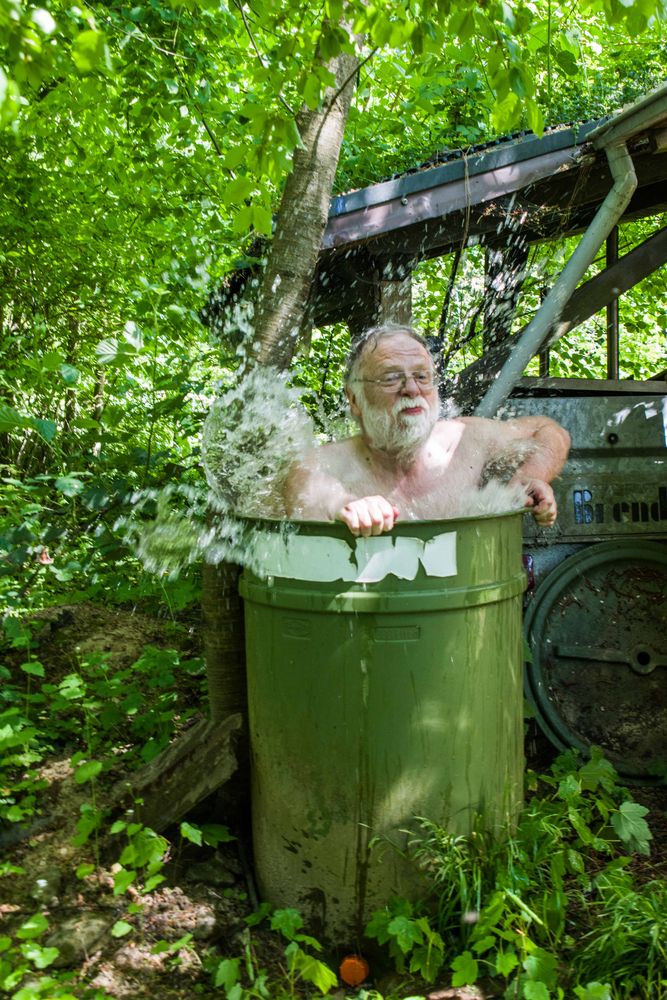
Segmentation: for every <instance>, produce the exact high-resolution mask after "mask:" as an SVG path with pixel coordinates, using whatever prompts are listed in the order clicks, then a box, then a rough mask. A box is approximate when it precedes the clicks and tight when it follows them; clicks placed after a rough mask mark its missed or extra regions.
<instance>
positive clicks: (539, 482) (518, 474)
mask: <svg viewBox="0 0 667 1000" xmlns="http://www.w3.org/2000/svg"><path fill="white" fill-rule="evenodd" d="M493 423H494V424H495V426H496V429H497V431H498V432H499V438H498V441H497V442H495V449H500V450H499V451H496V454H495V455H494V456H492V459H491V461H492V462H493V460H494V458H495V459H497V458H498V457H500V455H501V454H502V450H503V448H508V449H510V450H511V448H512V446H513V445H515V446H518V448H519V449H520V453H521V457H520V458H519V464H518V465H517V466H516V468H515V469H514V471H513V472H512V474H511V477H510V478H509V480H508V482H509V483H510V484H519V485H521V486H522V487H523V488H524V489H525V491H526V497H527V500H526V506H527V507H530V508H531V513H532V515H533V517H534V518H535V521H536V522H537V523H538V524H539V525H541V526H542V527H551V525H552V524H554V522H555V520H556V516H557V514H558V509H557V506H556V500H555V497H554V494H553V490H552V489H551V486H550V485H549V483H550V482H551V480H552V479H553V478H554V477H555V476H557V475H558V473H559V472H560V471H561V469H562V468H563V466H564V465H565V461H566V459H567V455H568V452H569V450H570V435H569V434H568V432H567V431H566V430H565V428H563V427H561V426H560V424H557V423H556V421H555V420H552V419H551V418H550V417H518V418H517V419H515V420H505V421H503V420H498V421H493Z"/></svg>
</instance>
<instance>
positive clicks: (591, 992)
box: [574, 982, 611, 1000]
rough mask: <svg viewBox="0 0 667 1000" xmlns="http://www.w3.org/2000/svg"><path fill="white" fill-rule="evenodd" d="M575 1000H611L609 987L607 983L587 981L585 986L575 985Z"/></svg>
mask: <svg viewBox="0 0 667 1000" xmlns="http://www.w3.org/2000/svg"><path fill="white" fill-rule="evenodd" d="M574 993H575V996H576V997H577V1000H611V987H610V986H609V985H608V984H607V983H597V982H592V983H587V984H586V985H585V986H575V987H574Z"/></svg>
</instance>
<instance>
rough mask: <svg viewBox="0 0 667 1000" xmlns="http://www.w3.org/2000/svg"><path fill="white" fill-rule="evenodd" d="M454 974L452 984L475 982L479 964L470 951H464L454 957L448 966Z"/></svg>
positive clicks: (470, 983)
mask: <svg viewBox="0 0 667 1000" xmlns="http://www.w3.org/2000/svg"><path fill="white" fill-rule="evenodd" d="M450 968H451V970H452V972H453V973H454V975H453V976H452V986H472V984H473V983H475V982H477V977H478V975H479V965H478V963H477V962H476V960H475V959H474V958H473V956H472V952H470V951H464V952H463V954H462V955H459V956H458V957H457V958H455V959H454V961H453V962H452V964H451V966H450Z"/></svg>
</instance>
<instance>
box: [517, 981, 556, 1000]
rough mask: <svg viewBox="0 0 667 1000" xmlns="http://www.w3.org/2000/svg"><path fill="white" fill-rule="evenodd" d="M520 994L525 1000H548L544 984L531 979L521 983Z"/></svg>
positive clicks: (547, 991)
mask: <svg viewBox="0 0 667 1000" xmlns="http://www.w3.org/2000/svg"><path fill="white" fill-rule="evenodd" d="M521 992H522V994H523V996H524V998H525V1000H549V990H548V989H547V987H546V986H545V984H544V983H541V982H538V981H536V980H533V979H528V980H527V981H526V982H524V983H523V988H522V991H521Z"/></svg>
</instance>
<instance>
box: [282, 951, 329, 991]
mask: <svg viewBox="0 0 667 1000" xmlns="http://www.w3.org/2000/svg"><path fill="white" fill-rule="evenodd" d="M292 967H293V969H294V970H295V971H296V972H298V974H299V976H300V978H301V979H303V980H305V981H306V982H307V983H312V984H313V986H316V987H317V989H318V990H319V991H320V993H322V994H325V993H328V992H329V990H332V989H333V988H334V986H337V985H338V976H337V975H336V974H335V973H334V972H332V970H331V969H330V968H329V966H328V965H325V964H324V962H320V960H319V959H318V958H314V957H313V956H312V955H307V954H306V952H304V951H301V949H300V948H299V949H298V951H297V952H296V953H295V955H294V962H293V966H292Z"/></svg>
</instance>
